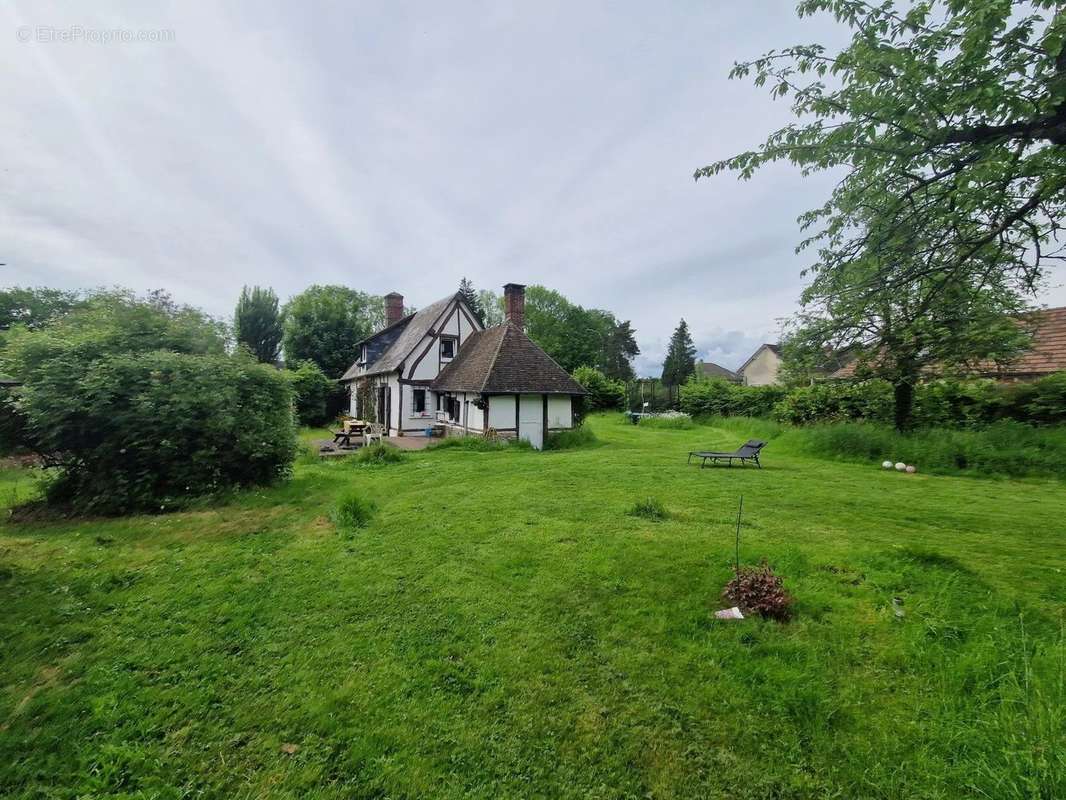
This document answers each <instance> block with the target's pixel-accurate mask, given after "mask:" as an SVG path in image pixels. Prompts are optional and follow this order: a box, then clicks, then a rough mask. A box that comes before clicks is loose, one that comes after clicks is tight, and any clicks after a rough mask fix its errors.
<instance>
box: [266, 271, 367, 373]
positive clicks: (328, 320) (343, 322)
mask: <svg viewBox="0 0 1066 800" xmlns="http://www.w3.org/2000/svg"><path fill="white" fill-rule="evenodd" d="M284 317H285V321H284V335H283V337H282V342H283V345H284V350H285V360H286V361H288V362H292V363H296V362H299V361H305V360H306V361H314V362H315V363H316V364H318V366H319V367H321V369H322V371H323V372H325V373H326V375H328V376H329V377H331V378H339V377H340V376H341V375H343V374H344V372H345V370H347V369H348V367H349V366H351V363H352V361H353V360H355V350H356V348H355V345H356V342H359V341H361V340H362V339H365V338H366V337H367V336H369V335H370V334H371V333H372V332H373V331H375V330H377V329H378V328H381V327H382V326H383V325H384V321H385V306H384V300H383V299H382V298H380V297H377V296H375V295H369V294H366V293H364V292H359V291H356V290H355V289H349V288H348V287H347V286H322V285H317V284H316V285H314V286H311V287H309V288H307V289H305V290H304V291H302V292H300V294H298V295H296V296H295V297H293V298H292V299H291V300H289V302H288V303H286V304H285V309H284Z"/></svg>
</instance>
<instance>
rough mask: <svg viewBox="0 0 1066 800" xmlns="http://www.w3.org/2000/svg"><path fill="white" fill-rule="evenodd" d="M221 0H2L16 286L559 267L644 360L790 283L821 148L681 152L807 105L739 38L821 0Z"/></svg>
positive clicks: (777, 295)
mask: <svg viewBox="0 0 1066 800" xmlns="http://www.w3.org/2000/svg"><path fill="white" fill-rule="evenodd" d="M221 5H223V4H218V3H206V2H205V3H194V2H173V3H164V4H159V5H155V4H153V3H149V2H130V3H106V2H96V3H92V4H87V3H77V4H75V3H69V4H52V3H49V2H43V1H42V0H34V1H33V2H14V3H12V2H6V0H0V8H2V11H0V26H2V27H4V28H6V29H7V30H6V31H5V30H2V29H0V99H2V101H3V107H4V110H5V114H4V124H3V126H2V127H0V170H2V172H0V261H2V262H5V263H6V266H4V267H0V286H2V285H12V284H22V285H25V284H33V285H51V286H62V287H92V286H99V285H123V286H129V287H132V288H134V289H138V290H147V289H150V288H157V287H162V288H166V289H168V290H170V291H171V292H172V293H173V294H174V296H175V297H176V298H178V299H180V300H183V301H185V302H188V303H192V304H195V305H199V306H201V307H203V308H205V309H207V310H208V311H210V312H211V313H214V314H217V315H220V316H228V315H229V314H230V313H231V310H232V307H233V304H234V301H235V298H236V295H237V293H238V292H239V291H240V287H241V286H242V285H243V284H260V285H270V286H273V287H274V288H275V289H276V290H277V292H278V294H279V295H280V296H281V297H282V298H283V299H284V298H286V297H288V296H289V295H291V294H293V293H295V292H298V291H300V290H301V289H302V288H304V287H305V286H307V285H309V284H312V283H341V284H346V285H349V286H352V287H355V288H358V289H361V290H364V291H368V292H374V293H385V292H388V291H393V290H395V291H399V292H401V293H403V294H404V295H405V297H406V298H407V300H408V302H409V303H410V304H413V305H416V306H420V305H425V304H427V303H429V302H432V301H433V300H435V299H437V298H439V297H441V296H444V295H446V294H448V293H449V292H451V291H453V289H454V288H455V286H456V285H457V283H458V281H459V278H460V277H462V276H464V275H465V276H468V277H469V278H471V280H473V281H474V283H475V285H476V286H477V287H478V288H493V289H496V290H497V291H498V290H499V287H500V286H502V284H504V283H506V282H508V281H514V282H520V283H527V284H528V283H540V284H544V285H546V286H549V287H551V288H554V289H558V290H559V291H561V292H562V293H563V294H565V295H567V296H568V297H569V298H571V299H572V300H574V301H575V302H578V303H581V304H582V305H586V306H595V307H600V308H606V309H610V310H611V311H613V312H615V313H616V314H617V315H618V316H620V317H622V318H628V319H631V320H632V321H633V324H634V326H635V327H636V330H637V334H638V341H639V344H640V346H641V349H642V350H643V354H642V356H641V358H640V360H639V363H638V369H639V371H640V372H641V373H642V374H651V373H655V372H657V370H658V368H659V363H660V362H661V358H662V355H663V352H664V350H665V345H666V341H667V339H668V338H669V335H670V332H671V331H672V329H673V328H674V326H675V325H676V324H677V322H678V320H679V319H680V318H681V317H684V318H685V319H686V320H688V322H689V324H690V326H691V327H692V330H693V334H694V338H695V341H696V344H697V346H698V348H699V351H700V356H701V357H702V358H705V359H709V360H713V361H717V362H720V363H722V364H723V365H725V366H727V367H731V368H735V367H737V366H738V365H739V364H740V363H741V362H742V361H743V360H744V359H745V358H746V357H747V356H748V355H749V354H750V353H751V351H752V350H754V348H755V347H756V346H757V345H758V344H759V343H761V342H763V341H772V340H774V339H775V337H776V335H777V330H778V327H779V326H778V320H779V319H780V318H781V317H782V316H785V315H787V314H789V313H790V312H791V311H792V310H793V309H794V307H795V300H796V297H797V295H798V293H799V290H800V288H801V286H802V281H801V278H800V276H799V272H800V270H801V269H802V267H803V266H804V265H805V263H806V259H805V258H804V257H803V256H796V255H795V254H794V252H793V247H794V245H795V243H796V242H797V241H798V239H799V238H800V234H799V231H798V229H797V226H796V223H795V219H796V217H797V215H798V214H799V213H800V212H802V211H804V210H806V209H808V208H810V207H812V206H814V205H818V204H820V203H821V202H822V201H823V200H824V198H825V197H826V195H827V193H828V190H829V186H830V180H829V177H828V176H821V177H815V178H806V179H804V178H801V177H800V176H799V175H798V174H797V172H796V171H795V170H794V169H792V168H789V167H787V166H781V167H778V168H773V169H767V170H765V171H764V172H762V173H760V174H759V175H758V176H757V177H756V178H755V179H753V180H752V181H750V182H744V183H741V182H738V181H737V180H736V179H735V178H733V177H731V176H723V177H720V178H717V179H715V180H712V181H700V183H698V184H696V183H694V182H693V181H692V177H691V175H692V172H693V170H694V169H695V168H696V167H699V166H702V165H704V164H706V163H708V162H710V161H712V160H715V159H716V158H719V157H723V156H726V155H730V154H732V153H734V152H736V151H738V150H742V149H745V148H747V147H750V146H753V145H755V144H756V143H758V142H759V141H760V140H761V139H762V137H763V136H764V135H765V134H766V133H768V132H769V131H771V130H772V129H774V128H775V127H777V126H779V125H781V124H783V123H784V122H785V121H787V119H788V110H787V106H786V105H785V104H783V103H780V102H778V103H773V102H771V101H770V100H769V98H768V96H767V94H766V92H765V91H762V90H759V89H756V88H754V87H752V86H751V85H750V83H745V82H737V81H732V82H731V81H728V80H727V79H726V76H727V73H728V71H729V68H730V66H731V65H732V63H733V61H734V60H736V59H741V58H746V57H750V56H755V55H759V54H761V53H762V52H764V51H765V50H767V49H770V48H773V47H781V46H784V45H787V44H792V43H796V42H807V41H821V42H824V43H827V44H834V43H838V42H840V41H842V36H843V34H842V32H841V31H840V30H839V29H838V28H836V26H835V25H834V23H832V21H831V20H828V19H815V20H803V21H800V20H797V19H796V17H795V15H794V14H793V12H792V7H793V2H792V0H788V1H787V2H783V1H781V0H764V2H754V3H733V2H729V3H727V2H676V3H672V4H659V3H636V2H632V3H619V2H611V3H595V2H581V3H573V2H558V3H555V2H544V1H543V0H538V2H536V3H533V2H526V3H515V4H508V3H498V2H483V3H469V2H462V0H453V1H452V2H447V3H442V2H425V3H414V2H412V3H394V2H382V3H357V2H336V3H330V2H320V3H313V4H297V3H287V4H284V5H285V7H284V8H270V7H268V6H267V5H266V4H265V3H259V2H245V3H239V2H232V3H226V4H224V5H225V10H223V9H221V8H220V6H221ZM137 39H144V41H137ZM1057 283H1059V284H1061V283H1062V280H1061V279H1060V280H1058V281H1057ZM1045 300H1047V301H1049V302H1053V303H1066V293H1064V292H1063V290H1062V288H1061V287H1059V288H1056V289H1053V290H1052V292H1051V293H1050V294H1049V295H1048V297H1047V298H1045Z"/></svg>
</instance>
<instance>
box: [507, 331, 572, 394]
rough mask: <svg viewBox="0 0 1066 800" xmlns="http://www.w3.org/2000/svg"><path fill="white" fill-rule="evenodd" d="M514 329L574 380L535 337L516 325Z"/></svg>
mask: <svg viewBox="0 0 1066 800" xmlns="http://www.w3.org/2000/svg"><path fill="white" fill-rule="evenodd" d="M507 324H508V325H511V323H510V322H508V323H507ZM513 327H514V329H515V330H516V331H518V332H519V333H520V334H522V335H523V336H524V337H526V338H527V339H529V342H530V344H532V345H533V346H534V347H535V348H537V349H538V350H540V352H542V353H544V355H545V356H546V357H547V358H548V360H549V361H550V362H552V363H553V364H554V365H555V366H557V367H558V368H559V369H561V370H562V371H563V373H565V374H566V375H567V377H569V378H570V379H571V380H574V376H573V375H571V374H570V373H569V372H567V371H566V370H565V369H563V365H562V364H560V363H559V362H558V361H556V360H555V359H554V358H552V357H551V355H550V354H549V353H548V351H547V350H545V349H544V348H543V347H541V346H540V345H539V344H537V343H536V342H534V341H533V337H532V336H530V335H529V334H528V333H526V332H525V331H524V330H523V329H522V328H519V327H518V326H517V325H514V326H513ZM574 383H577V381H576V380H574ZM577 385H578V386H581V384H580V383H578V384H577ZM581 388H582V389H584V388H585V387H584V386H581Z"/></svg>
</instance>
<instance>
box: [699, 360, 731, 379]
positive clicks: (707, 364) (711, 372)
mask: <svg viewBox="0 0 1066 800" xmlns="http://www.w3.org/2000/svg"><path fill="white" fill-rule="evenodd" d="M696 370H697V371H698V372H699V373H700V375H703V376H704V377H705V378H724V379H725V380H727V381H739V380H740V376H739V375H737V374H736V373H735V372H733V370H731V369H726V368H725V367H723V366H722V365H721V364H715V363H714V362H713V361H701V362H700V363H698V364H697V365H696Z"/></svg>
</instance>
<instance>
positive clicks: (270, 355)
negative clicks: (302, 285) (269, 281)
mask: <svg viewBox="0 0 1066 800" xmlns="http://www.w3.org/2000/svg"><path fill="white" fill-rule="evenodd" d="M282 334H283V330H282V324H281V311H280V310H279V309H278V296H277V295H276V294H275V293H274V290H273V289H270V288H267V289H262V288H260V287H258V286H254V287H252V288H251V289H249V288H248V287H247V286H245V287H244V288H243V289H241V296H240V299H239V300H238V301H237V310H236V311H235V312H234V314H233V335H234V338H236V340H237V344H242V345H244V346H245V347H247V348H248V349H249V350H250V351H251V352H252V354H253V355H254V356H255V357H256V358H257V359H258V360H259V361H261V362H263V363H264V364H273V363H274V362H276V361H277V359H278V354H279V352H280V351H281V337H282Z"/></svg>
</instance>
